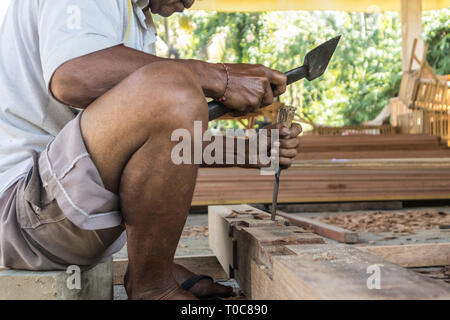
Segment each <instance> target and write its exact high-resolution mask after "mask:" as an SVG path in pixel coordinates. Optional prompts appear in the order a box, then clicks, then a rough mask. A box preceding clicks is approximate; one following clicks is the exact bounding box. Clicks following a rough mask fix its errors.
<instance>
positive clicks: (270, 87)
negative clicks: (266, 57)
mask: <svg viewBox="0 0 450 320" xmlns="http://www.w3.org/2000/svg"><path fill="white" fill-rule="evenodd" d="M227 66H228V68H229V70H230V79H229V83H228V89H227V93H226V100H225V101H224V102H223V104H224V105H226V106H227V107H229V108H230V109H233V110H236V111H238V112H242V113H250V112H256V111H258V110H259V109H260V108H262V107H265V106H268V105H271V104H272V103H273V101H274V98H275V97H278V96H280V95H282V94H283V93H284V92H285V91H286V82H287V78H286V75H284V74H283V73H281V72H279V71H276V70H272V69H269V68H266V67H264V66H262V65H251V64H228V65H227ZM225 83H226V81H225ZM222 92H225V87H223V91H222Z"/></svg>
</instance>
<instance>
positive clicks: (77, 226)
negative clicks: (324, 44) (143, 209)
mask: <svg viewBox="0 0 450 320" xmlns="http://www.w3.org/2000/svg"><path fill="white" fill-rule="evenodd" d="M80 118H81V113H80V114H79V115H78V117H76V118H75V119H74V120H72V121H70V122H69V123H68V124H67V125H66V126H65V127H64V129H63V130H62V131H61V132H60V133H59V134H58V136H57V137H56V138H55V139H54V140H53V141H52V142H51V143H50V144H49V145H48V146H47V148H46V149H45V150H44V151H43V152H42V153H40V154H37V153H35V152H31V156H32V157H33V159H34V166H33V168H32V169H31V171H30V172H29V174H28V176H27V177H24V178H22V179H20V180H19V181H18V182H17V183H16V184H15V185H13V186H12V187H11V188H9V189H8V190H7V191H6V192H4V193H3V194H2V195H1V196H0V265H4V266H6V267H10V268H15V269H26V270H55V269H65V268H67V266H68V265H78V266H80V267H90V266H92V265H95V264H96V263H98V262H100V261H102V260H104V259H105V258H107V257H109V256H111V255H112V254H114V253H115V252H117V251H119V250H120V249H121V248H122V247H123V246H124V245H125V242H126V236H125V232H124V230H125V228H124V226H123V224H122V215H121V213H120V205H119V198H118V196H117V195H115V194H113V193H112V192H110V191H108V190H106V189H105V187H104V185H103V182H102V179H101V177H100V175H99V173H98V170H97V169H96V167H95V165H94V163H93V161H92V159H91V158H90V156H89V153H88V152H87V150H86V147H85V144H84V141H83V138H82V135H81V129H80Z"/></svg>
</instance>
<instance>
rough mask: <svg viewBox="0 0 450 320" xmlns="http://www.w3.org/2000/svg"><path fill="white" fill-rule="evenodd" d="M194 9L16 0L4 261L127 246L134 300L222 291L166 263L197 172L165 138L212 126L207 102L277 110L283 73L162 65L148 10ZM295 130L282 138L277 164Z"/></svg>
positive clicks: (31, 261) (1, 103)
mask: <svg viewBox="0 0 450 320" xmlns="http://www.w3.org/2000/svg"><path fill="white" fill-rule="evenodd" d="M193 2H194V0H108V1H97V0H82V1H80V0H78V1H74V0H58V1H54V0H36V1H26V0H14V1H13V2H12V4H11V6H10V8H9V10H8V12H7V14H6V17H5V20H4V23H3V25H2V27H1V30H0V97H1V100H0V218H1V219H0V265H5V266H7V267H11V268H17V269H29V270H52V269H61V270H64V269H65V268H67V266H68V265H79V266H81V267H84V268H88V267H90V266H92V265H95V264H96V263H98V262H99V261H101V260H102V259H104V258H106V257H109V256H111V255H112V254H113V253H115V252H117V251H118V250H120V249H121V248H122V247H123V246H124V244H125V241H126V240H127V241H128V242H127V244H128V257H129V270H128V273H127V276H126V279H125V280H126V281H125V287H126V290H127V293H128V295H129V298H130V299H197V298H202V297H205V296H214V295H216V296H226V295H229V294H230V289H229V288H226V287H223V286H220V285H218V284H214V283H213V282H212V281H211V280H210V279H205V278H203V279H202V278H197V280H198V282H197V283H195V281H192V279H195V278H192V276H193V274H192V273H191V272H190V271H188V270H186V269H184V268H182V267H181V266H177V265H174V264H173V257H174V254H175V250H176V247H177V244H178V241H179V238H180V235H181V232H182V229H183V226H184V223H185V220H186V217H187V214H188V211H189V208H190V204H191V201H192V196H193V191H194V186H195V181H196V176H197V170H198V165H193V164H181V165H176V164H174V162H173V161H172V160H171V152H172V149H173V148H174V146H175V145H176V144H177V142H172V141H171V135H172V132H173V131H174V130H176V129H180V128H182V129H185V130H187V131H188V132H189V133H191V134H192V135H193V134H194V122H196V121H201V123H202V130H203V131H206V129H207V122H208V111H207V104H206V102H205V97H211V98H214V99H220V100H221V101H224V103H225V104H226V105H227V106H228V107H229V108H231V109H234V110H237V111H239V112H244V113H246V112H249V111H253V110H257V109H259V108H261V107H263V106H266V105H269V104H271V103H272V102H273V99H274V97H276V96H279V95H280V94H282V93H283V92H284V91H285V89H286V77H285V76H284V75H283V74H282V73H280V72H278V71H274V70H271V69H268V68H265V67H263V66H259V65H244V64H237V65H232V64H229V65H222V64H209V63H206V62H202V61H196V60H168V59H162V58H158V57H156V56H155V51H154V43H155V41H156V34H155V28H154V26H153V23H152V20H151V13H153V14H160V15H162V16H164V17H167V16H170V15H172V14H173V13H174V12H180V11H183V10H184V9H185V8H189V7H190V6H191V5H192V4H193ZM272 87H273V88H274V89H272ZM69 106H71V107H69ZM75 108H77V109H75ZM77 110H83V111H82V112H78V111H77ZM300 131H301V128H300V126H297V125H294V126H293V127H292V128H282V129H281V130H280V137H281V139H280V141H279V142H278V143H279V146H280V149H279V158H280V165H281V166H282V167H283V168H287V167H289V166H290V165H291V163H292V159H293V158H295V156H296V154H297V151H296V148H297V146H298V142H297V139H296V137H297V136H298V135H299V134H300ZM272 156H274V155H272ZM247 158H248V157H247ZM247 162H249V161H247ZM245 167H248V168H256V167H258V166H257V165H256V166H255V165H250V164H248V163H247V164H246V165H245ZM125 230H126V236H125V232H124V231H125ZM186 280H190V281H189V282H190V283H189V282H188V283H189V284H188V285H187V284H186ZM183 283H184V289H183V288H182V287H181V286H180V285H181V284H183Z"/></svg>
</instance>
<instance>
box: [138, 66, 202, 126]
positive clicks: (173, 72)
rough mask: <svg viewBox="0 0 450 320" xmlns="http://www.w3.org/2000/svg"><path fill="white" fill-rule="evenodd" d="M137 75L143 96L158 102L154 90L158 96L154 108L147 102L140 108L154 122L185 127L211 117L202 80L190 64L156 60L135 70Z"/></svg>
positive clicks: (150, 100) (145, 98)
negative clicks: (201, 83) (149, 106)
mask: <svg viewBox="0 0 450 320" xmlns="http://www.w3.org/2000/svg"><path fill="white" fill-rule="evenodd" d="M134 78H135V81H136V83H137V86H138V88H139V89H138V91H139V92H140V93H142V95H141V97H142V98H141V99H144V100H146V102H148V103H152V102H153V103H155V101H154V97H155V93H156V94H157V96H158V99H157V100H158V102H157V103H156V105H152V107H151V109H152V110H149V108H148V106H147V105H148V104H147V103H144V104H143V105H141V108H142V109H143V110H139V111H138V112H139V113H141V114H147V113H151V115H150V117H151V118H152V119H151V121H152V122H153V123H155V122H159V123H161V124H162V125H165V126H166V127H167V126H169V127H173V126H178V127H180V126H181V127H184V126H190V125H191V124H193V122H194V121H205V122H207V121H208V107H207V103H206V100H205V96H204V93H203V90H202V87H201V85H200V80H199V79H198V77H197V75H196V74H195V73H194V72H193V71H192V70H191V69H190V68H189V67H187V66H185V65H183V64H182V63H178V62H157V63H153V64H150V65H148V66H146V67H143V68H141V69H139V70H138V71H136V73H135V75H134ZM152 84H154V85H152ZM155 90H156V92H155ZM155 108H158V109H155Z"/></svg>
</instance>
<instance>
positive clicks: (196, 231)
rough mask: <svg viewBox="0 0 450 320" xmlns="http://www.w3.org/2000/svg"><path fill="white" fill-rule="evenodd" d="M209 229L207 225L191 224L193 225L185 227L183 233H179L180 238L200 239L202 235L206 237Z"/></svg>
mask: <svg viewBox="0 0 450 320" xmlns="http://www.w3.org/2000/svg"><path fill="white" fill-rule="evenodd" d="M208 235H209V229H208V226H193V227H185V228H184V230H183V233H182V234H181V238H183V239H185V238H192V237H193V238H196V239H200V238H202V237H208Z"/></svg>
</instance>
